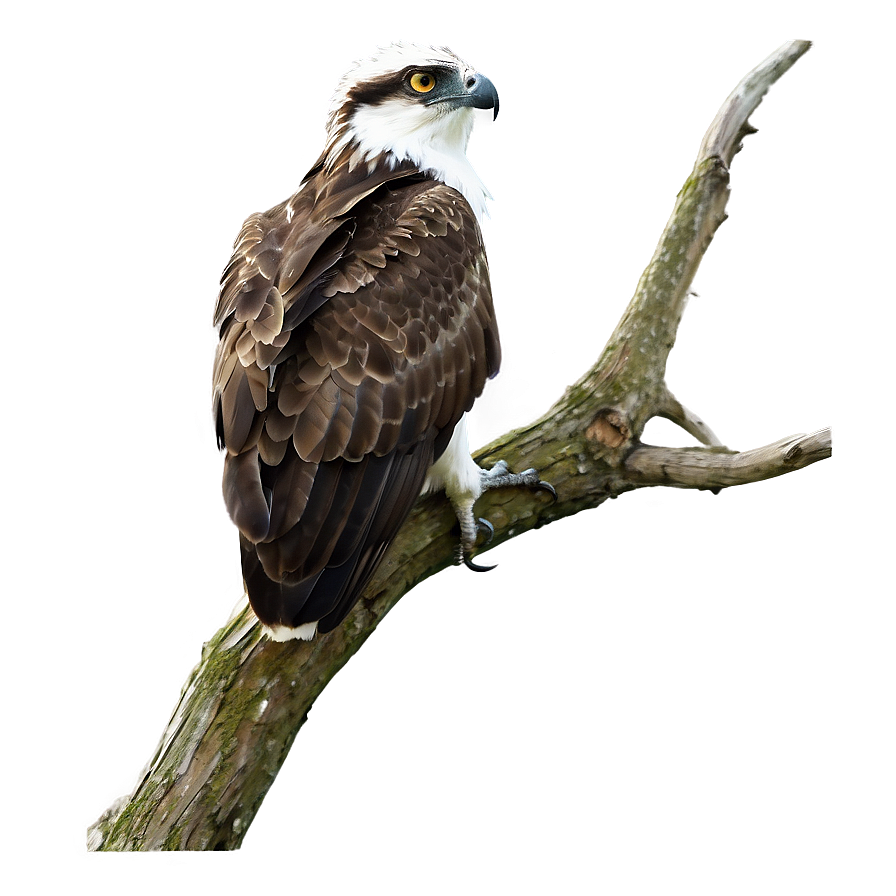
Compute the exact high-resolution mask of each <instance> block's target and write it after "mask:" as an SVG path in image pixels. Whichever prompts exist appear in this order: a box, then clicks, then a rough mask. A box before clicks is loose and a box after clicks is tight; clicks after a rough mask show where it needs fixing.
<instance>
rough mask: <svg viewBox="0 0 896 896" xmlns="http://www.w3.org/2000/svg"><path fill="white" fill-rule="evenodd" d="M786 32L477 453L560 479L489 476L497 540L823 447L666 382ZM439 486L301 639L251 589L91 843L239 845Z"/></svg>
mask: <svg viewBox="0 0 896 896" xmlns="http://www.w3.org/2000/svg"><path fill="white" fill-rule="evenodd" d="M809 46H810V45H809V43H808V42H806V41H792V42H790V43H787V44H785V45H784V46H782V47H781V48H780V49H779V50H778V51H777V52H775V53H774V54H772V56H770V57H769V58H768V59H767V60H766V61H765V62H763V63H762V64H761V65H759V66H758V67H757V68H756V69H754V70H753V71H752V72H750V73H749V74H748V75H747V76H746V77H745V78H744V80H743V81H742V82H741V83H740V84H739V85H738V86H737V88H736V89H735V90H734V92H733V93H732V94H731V95H730V96H729V97H728V99H727V100H726V102H725V104H724V105H723V106H722V108H721V110H720V111H719V114H718V115H717V116H716V118H715V120H714V121H713V123H712V125H711V126H710V129H709V131H708V132H707V134H706V136H705V138H704V140H703V144H702V145H701V149H700V153H699V155H698V158H697V161H696V164H695V165H694V170H693V172H692V173H691V175H690V176H689V177H688V179H687V180H686V181H685V184H684V186H683V187H682V190H681V192H680V193H679V195H678V200H677V202H676V205H675V208H674V210H673V213H672V217H671V218H670V220H669V223H668V224H667V226H666V229H665V230H664V232H663V235H662V237H661V239H660V242H659V245H658V246H657V249H656V252H655V253H654V256H653V259H652V260H651V262H650V264H649V265H648V267H647V269H646V270H645V272H644V274H643V275H642V277H641V280H640V282H639V284H638V288H637V291H636V292H635V295H634V298H633V299H632V301H631V303H630V304H629V307H628V309H627V310H626V312H625V314H624V315H623V317H622V319H621V321H620V322H619V324H618V326H617V327H616V330H615V332H614V333H613V335H612V336H611V337H610V340H609V342H608V343H607V345H606V347H605V348H604V350H603V352H602V354H601V356H600V358H599V359H598V361H597V363H596V364H595V365H594V366H593V367H592V368H591V369H590V370H588V371H587V372H586V373H585V375H584V376H583V377H582V378H581V379H580V380H579V381H578V382H577V383H576V384H575V385H573V386H571V387H570V388H569V389H568V390H567V391H566V393H565V395H564V396H563V397H562V398H561V399H560V400H559V401H558V402H557V403H556V404H555V405H554V406H553V407H552V408H551V409H550V410H549V411H548V412H547V413H546V414H545V415H544V416H543V417H541V418H540V419H539V420H537V421H536V422H534V423H532V424H531V425H529V426H526V427H523V428H521V429H518V430H515V431H513V432H510V433H508V434H507V435H505V436H502V437H501V438H499V439H497V440H496V441H495V442H493V443H492V444H491V445H489V446H487V447H486V448H485V449H483V450H482V451H481V452H480V453H479V454H478V458H477V459H478V460H479V462H480V463H481V464H482V465H484V466H486V467H487V466H490V465H491V464H492V463H493V462H494V461H496V460H498V459H499V458H504V459H505V460H507V461H508V463H510V464H511V466H512V467H513V468H515V469H517V470H522V469H525V468H527V467H535V468H536V469H538V470H539V471H540V473H541V475H542V477H543V478H544V479H545V480H547V481H549V482H551V483H552V484H553V486H554V487H555V489H556V490H557V495H558V499H557V501H556V502H552V501H551V499H550V497H549V496H548V495H547V494H545V493H533V492H530V491H526V490H519V491H512V490H511V491H496V492H488V493H486V494H485V495H484V496H483V498H482V499H481V501H480V503H479V504H478V505H477V513H479V514H481V515H483V516H485V517H487V518H488V519H489V520H490V521H491V522H492V524H493V525H494V527H495V538H494V541H493V544H495V545H496V544H500V543H501V542H503V541H506V540H507V539H509V538H513V537H514V536H516V535H519V534H520V533H521V532H525V531H527V530H529V529H533V528H537V527H539V526H543V525H545V524H547V523H550V522H553V521H554V520H557V519H561V518H562V517H566V516H570V515H572V514H574V513H578V512H579V511H580V510H585V509H588V508H593V507H598V506H600V505H601V504H602V503H603V502H604V501H605V500H606V499H607V498H611V497H616V496H617V495H619V494H622V493H623V492H627V491H631V490H633V489H636V488H641V487H644V486H657V485H667V486H675V487H679V488H700V489H712V490H718V489H721V488H726V487H728V486H731V485H742V484H745V483H748V482H757V481H759V480H762V479H768V478H771V477H773V476H779V475H781V474H783V473H789V472H791V471H793V470H797V469H800V468H801V467H804V466H807V465H808V464H811V463H814V462H815V461H817V460H821V459H822V458H825V457H829V456H830V454H831V441H830V431H829V430H821V431H819V432H816V433H812V434H810V435H798V436H791V437H789V438H786V439H782V440H781V441H779V442H776V443H774V444H773V445H768V446H766V447H764V448H758V449H756V450H753V451H747V452H741V453H738V452H733V451H729V450H728V449H726V448H725V447H724V446H722V445H721V444H720V443H719V440H718V439H717V438H716V437H715V435H714V434H713V433H712V430H711V429H710V428H709V427H708V426H707V425H706V424H705V423H703V421H701V420H700V419H699V418H697V417H696V416H695V415H694V414H692V413H691V412H690V411H688V410H687V408H685V407H684V406H683V405H682V404H681V403H680V402H679V401H678V400H677V399H676V398H675V397H674V396H673V395H672V394H671V393H670V392H669V390H668V389H667V387H666V384H665V369H666V360H667V358H668V355H669V351H670V350H671V348H672V346H673V345H674V342H675V336H676V333H677V330H678V325H679V322H680V320H681V316H682V314H683V312H684V308H685V304H686V302H687V297H688V293H689V289H690V285H691V281H692V279H693V277H694V274H695V272H696V270H697V266H698V264H699V262H700V260H701V258H702V256H703V253H704V252H705V251H706V248H707V246H708V245H709V242H710V240H711V239H712V237H713V234H714V233H715V231H716V229H717V228H718V226H719V225H720V224H721V223H722V221H723V220H724V219H725V205H726V201H727V198H728V179H729V175H728V168H729V165H730V163H731V160H732V158H733V156H734V154H735V153H736V152H737V151H738V149H739V148H740V141H741V140H742V138H743V137H744V136H745V135H746V134H749V133H752V131H753V129H752V128H751V127H750V125H749V122H748V117H749V115H750V114H751V113H752V112H753V110H754V109H755V108H756V106H757V105H758V104H759V102H760V100H761V99H762V97H763V95H764V94H765V92H766V91H767V90H768V88H769V86H771V84H773V83H774V82H775V81H776V80H777V79H778V78H779V77H780V76H781V75H782V74H783V73H784V72H786V71H787V69H788V68H790V66H791V65H793V63H794V62H795V61H796V60H797V59H798V58H799V57H800V56H801V55H802V54H803V53H805V52H806V51H807V50H808V49H809ZM655 416H662V417H666V418H668V419H670V420H672V421H673V422H675V423H677V424H678V425H679V426H681V427H682V428H683V429H685V430H686V431H687V432H689V433H691V434H692V435H694V436H695V437H696V438H697V439H698V441H700V442H701V443H702V444H703V445H705V446H707V447H704V448H661V447H652V446H646V445H642V444H641V442H640V441H639V437H640V435H641V433H642V432H643V430H644V426H645V425H646V423H647V421H648V420H650V419H651V418H652V417H655ZM453 526H454V515H453V513H452V511H451V509H450V507H449V505H448V503H447V501H446V500H444V498H442V497H441V496H432V497H428V498H424V499H421V500H420V502H419V503H418V505H417V507H416V508H415V510H414V512H413V514H412V516H411V518H410V520H409V521H408V523H407V524H406V525H405V527H404V529H403V530H402V532H401V534H400V537H399V538H398V540H397V541H396V543H395V545H394V546H393V548H392V550H391V551H390V552H389V555H388V556H387V558H386V560H385V562H384V563H383V565H382V566H381V567H380V569H379V571H378V573H377V575H376V577H375V579H374V581H373V582H372V583H371V585H370V587H369V588H368V589H367V591H366V593H365V595H364V597H363V598H362V600H361V601H359V603H358V604H357V606H356V607H355V608H354V610H353V611H352V613H351V614H350V615H349V617H348V619H347V620H346V621H345V623H344V624H343V625H341V626H340V627H339V628H337V629H336V630H335V631H333V632H331V633H329V634H328V635H325V636H318V637H317V638H316V639H315V640H314V641H311V642H308V643H306V642H295V641H293V642H289V643H286V644H278V643H274V642H272V641H269V640H267V639H265V638H263V637H262V636H261V632H260V629H259V626H258V624H257V622H256V620H255V617H254V615H253V614H252V611H251V610H250V609H249V607H248V604H244V605H243V606H242V608H241V609H239V610H238V611H237V612H236V613H235V615H234V616H233V617H232V618H231V619H230V620H229V621H228V622H227V624H226V625H225V626H224V627H223V628H222V629H221V630H220V631H218V632H217V633H216V634H215V635H214V636H213V637H212V639H211V640H210V641H209V642H208V643H207V644H206V645H205V646H204V647H203V650H202V658H201V660H200V662H199V665H198V666H197V667H196V668H195V669H194V670H193V672H192V673H191V675H190V677H189V679H188V681H187V683H186V685H185V686H184V688H183V692H182V693H181V697H180V701H179V702H178V705H177V707H176V709H175V711H174V714H173V716H172V718H171V721H170V722H169V724H168V727H167V729H166V730H165V733H164V735H163V736H162V740H161V742H160V744H159V746H158V748H157V750H156V752H155V755H154V756H153V757H152V759H151V760H150V762H149V764H148V765H147V767H146V770H145V772H144V774H143V776H142V778H141V780H140V782H139V784H138V785H137V787H136V789H135V790H134V792H133V793H132V794H131V795H130V796H129V797H125V798H123V799H122V800H120V801H119V802H118V803H116V804H115V805H114V806H112V807H111V808H110V809H108V810H107V811H106V812H105V813H104V814H103V816H102V817H101V818H100V819H99V820H98V821H97V822H96V823H95V824H94V825H92V826H91V828H90V829H89V831H88V847H89V848H90V849H97V850H157V849H236V848H238V847H239V846H240V843H241V842H242V839H243V837H244V836H245V833H246V831H247V830H248V828H249V825H250V824H251V822H252V819H253V818H254V816H255V813H256V812H257V811H258V808H259V806H260V805H261V802H262V800H263V799H264V796H265V794H266V793H267V791H268V788H269V787H270V786H271V784H272V782H273V780H274V778H275V777H276V775H277V772H278V770H279V769H280V766H281V765H282V763H283V761H284V759H285V758H286V755H287V753H288V752H289V748H290V746H291V745H292V742H293V740H294V738H295V736H296V734H297V733H298V731H299V729H300V728H301V726H302V724H303V723H304V721H305V719H306V718H307V715H308V711H309V709H310V707H311V705H312V703H313V702H314V700H315V699H316V698H317V696H318V694H320V692H321V691H322V690H323V688H324V687H325V686H326V684H327V683H328V682H329V681H330V679H331V678H332V677H333V676H334V675H335V674H336V673H337V672H338V671H339V669H341V668H342V666H343V665H344V664H345V663H346V662H347V661H348V660H349V658H350V657H351V656H352V655H353V654H354V653H355V652H356V651H357V650H358V648H359V647H360V646H361V644H363V643H364V641H365V640H366V639H367V638H368V637H369V635H370V634H371V633H372V632H373V630H374V629H375V628H376V626H377V624H378V623H379V621H380V620H381V619H382V618H383V616H385V615H386V613H388V612H389V610H390V609H391V608H392V607H393V606H394V605H395V603H396V602H397V601H398V600H399V599H400V598H401V597H402V595H404V594H405V593H406V592H408V591H409V590H410V589H411V588H413V587H414V585H416V584H417V583H418V582H421V581H422V580H423V579H425V578H427V577H428V576H431V575H433V574H434V573H436V572H438V571H439V570H441V569H443V568H445V567H446V566H448V565H450V564H451V563H452V561H453V558H454V548H455V541H456V536H455V535H454V534H453V533H452V529H453Z"/></svg>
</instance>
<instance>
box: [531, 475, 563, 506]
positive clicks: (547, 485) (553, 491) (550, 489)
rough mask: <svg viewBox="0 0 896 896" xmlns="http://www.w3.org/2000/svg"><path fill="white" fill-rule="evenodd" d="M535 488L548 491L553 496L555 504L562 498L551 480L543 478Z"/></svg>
mask: <svg viewBox="0 0 896 896" xmlns="http://www.w3.org/2000/svg"><path fill="white" fill-rule="evenodd" d="M535 488H540V489H541V490H542V491H545V492H547V493H548V494H549V495H550V496H551V498H552V499H553V503H554V504H556V503H557V501H559V500H560V499H559V498H558V497H557V490H556V489H555V488H554V486H553V485H551V483H550V482H545V481H544V480H541V481H540V482H539V483H538V484H537V485H536V486H535Z"/></svg>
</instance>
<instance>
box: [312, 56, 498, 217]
mask: <svg viewBox="0 0 896 896" xmlns="http://www.w3.org/2000/svg"><path fill="white" fill-rule="evenodd" d="M474 109H492V110H493V111H494V117H495V118H497V116H498V92H497V91H496V90H495V87H494V85H493V84H492V82H491V81H489V79H488V78H486V77H485V76H484V75H481V74H479V73H478V72H477V71H475V70H474V69H473V68H471V67H470V66H469V65H467V63H466V62H464V61H463V60H462V59H460V58H459V57H458V56H456V55H455V54H454V53H452V52H451V51H450V50H449V49H447V48H445V47H441V48H435V47H426V48H422V47H418V46H414V45H412V44H393V45H392V46H390V47H386V48H384V49H382V50H380V52H379V53H377V54H376V55H375V56H372V57H371V58H370V59H366V60H364V61H362V62H359V63H358V64H357V65H356V66H355V68H353V69H352V70H351V71H350V72H349V73H348V74H346V75H345V76H344V77H343V78H342V80H341V81H340V83H339V87H338V88H337V90H336V94H335V96H334V98H333V103H332V106H331V109H330V116H329V119H328V121H327V135H328V140H327V156H328V159H329V160H330V161H331V162H332V161H334V160H335V159H336V158H337V157H338V156H340V155H342V154H343V153H344V151H345V150H346V149H347V148H351V152H352V157H353V161H352V164H353V165H357V164H359V163H362V162H366V163H367V164H368V165H370V166H371V167H373V165H374V164H375V162H376V160H377V159H380V158H381V157H383V156H385V157H386V159H387V160H388V162H389V163H390V164H392V165H395V164H397V163H398V162H402V161H404V160H406V159H408V160H410V161H412V162H413V163H414V164H416V165H417V166H418V167H419V168H420V169H421V170H423V171H427V172H430V173H432V174H433V176H435V177H437V178H438V179H440V180H443V181H444V182H445V183H447V184H449V185H450V186H454V187H456V188H457V189H459V190H461V192H463V193H464V194H465V195H467V198H468V199H469V200H470V201H471V204H473V207H474V208H477V206H478V207H479V208H477V211H479V210H481V208H484V197H486V196H488V192H487V191H486V190H485V188H484V187H483V186H482V183H481V182H480V181H479V179H478V178H477V177H476V175H475V174H474V173H473V171H472V168H470V165H469V162H467V159H466V149H467V143H468V141H469V139H470V133H471V132H472V130H473V117H474V116H473V110H474ZM470 192H472V193H473V194H474V195H473V196H472V197H471V195H470ZM474 200H476V201H474Z"/></svg>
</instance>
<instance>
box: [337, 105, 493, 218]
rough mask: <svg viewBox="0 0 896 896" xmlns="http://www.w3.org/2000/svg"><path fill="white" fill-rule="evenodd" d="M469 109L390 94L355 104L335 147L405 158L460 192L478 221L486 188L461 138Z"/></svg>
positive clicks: (467, 128) (368, 156)
mask: <svg viewBox="0 0 896 896" xmlns="http://www.w3.org/2000/svg"><path fill="white" fill-rule="evenodd" d="M473 118H474V112H473V110H472V109H455V110H453V111H448V110H443V109H439V108H438V107H437V106H422V105H419V104H416V103H408V102H403V101H402V100H399V99H395V100H389V101H388V102H384V103H381V104H379V105H377V106H361V107H359V108H358V109H357V110H356V111H355V114H354V115H353V116H352V119H351V121H350V122H349V126H348V128H347V130H346V132H345V134H344V136H343V137H342V138H341V140H340V141H339V146H338V147H336V148H341V146H343V145H345V143H348V142H354V143H356V144H357V146H358V152H359V155H360V156H361V159H359V161H361V160H363V161H366V162H369V161H370V160H372V159H375V158H376V157H377V156H379V155H381V154H382V153H384V152H385V153H388V154H389V156H390V159H391V160H392V163H393V164H397V163H398V162H401V161H404V160H405V159H409V160H410V161H412V162H413V163H414V164H415V165H416V166H417V167H418V168H420V169H421V171H425V172H427V173H428V174H430V175H431V176H432V177H433V178H435V179H436V180H440V181H442V183H445V184H447V185H448V186H449V187H453V188H454V189H455V190H458V191H459V192H460V193H462V194H463V196H464V198H465V199H466V200H467V202H469V203H470V206H471V208H472V209H473V211H474V212H475V214H476V217H477V219H478V220H479V221H482V218H483V216H484V215H485V213H486V202H487V200H489V199H491V198H492V197H491V194H490V193H489V191H488V190H487V189H486V187H485V184H483V183H482V181H481V180H480V179H479V176H478V175H477V174H476V172H475V171H474V170H473V166H472V165H471V164H470V161H469V159H467V143H468V142H469V140H470V133H471V132H472V130H473Z"/></svg>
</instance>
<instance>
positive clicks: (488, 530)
mask: <svg viewBox="0 0 896 896" xmlns="http://www.w3.org/2000/svg"><path fill="white" fill-rule="evenodd" d="M476 523H477V524H478V526H479V531H480V532H484V533H485V536H486V538H485V543H486V544H491V543H492V539H493V538H494V537H495V527H494V526H493V525H492V524H491V523H490V522H489V521H488V520H486V519H483V518H482V517H479V519H477V520H476ZM489 569H494V567H493V566H490V567H489Z"/></svg>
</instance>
